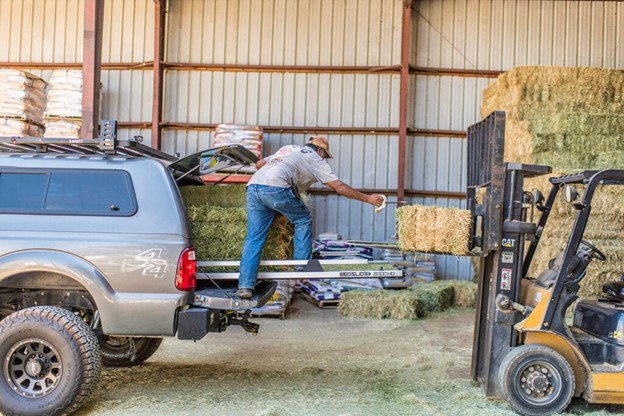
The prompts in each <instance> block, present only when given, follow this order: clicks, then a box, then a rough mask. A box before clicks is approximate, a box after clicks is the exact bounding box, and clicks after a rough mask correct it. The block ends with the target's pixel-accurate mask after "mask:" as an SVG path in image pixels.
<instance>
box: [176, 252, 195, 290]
mask: <svg viewBox="0 0 624 416" xmlns="http://www.w3.org/2000/svg"><path fill="white" fill-rule="evenodd" d="M196 270H197V264H196V263H195V249H194V248H192V247H189V248H187V249H186V250H184V251H183V252H182V255H181V256H180V261H178V272H177V274H176V288H177V289H178V290H193V289H195V271H196Z"/></svg>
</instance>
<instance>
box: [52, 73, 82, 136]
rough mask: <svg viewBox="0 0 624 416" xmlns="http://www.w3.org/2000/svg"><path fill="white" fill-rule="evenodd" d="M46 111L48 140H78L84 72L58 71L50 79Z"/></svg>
mask: <svg viewBox="0 0 624 416" xmlns="http://www.w3.org/2000/svg"><path fill="white" fill-rule="evenodd" d="M49 83H50V88H49V89H48V104H47V106H46V109H45V118H44V125H45V134H44V137H47V138H78V137H80V128H81V126H82V70H79V69H56V70H54V71H52V76H51V77H50V79H49Z"/></svg>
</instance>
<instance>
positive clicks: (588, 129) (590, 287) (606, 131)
mask: <svg viewBox="0 0 624 416" xmlns="http://www.w3.org/2000/svg"><path fill="white" fill-rule="evenodd" d="M494 110H503V111H505V112H506V113H507V123H506V128H505V160H506V161H509V162H521V163H536V164H544V165H549V166H552V168H553V172H556V173H554V174H553V175H555V176H557V175H560V174H565V173H572V172H575V171H581V170H600V169H606V168H620V169H621V168H624V71H618V70H609V69H598V68H558V67H520V68H516V69H513V70H511V71H509V72H507V73H505V74H502V75H501V76H500V77H499V78H498V80H497V81H496V82H494V83H493V84H491V85H490V86H488V88H486V90H485V91H484V93H483V103H482V107H481V116H482V117H486V116H487V115H488V114H490V113H491V112H492V111H494ZM532 188H537V189H540V190H542V192H544V193H545V194H547V193H548V192H549V191H550V184H549V182H548V180H547V178H543V177H542V178H536V179H531V180H528V181H527V182H526V184H525V189H526V190H530V189H532ZM578 189H579V191H581V192H582V187H578ZM623 197H624V188H622V187H617V186H605V187H599V189H598V190H597V191H596V194H595V197H594V202H593V205H592V214H591V218H590V221H589V223H588V227H587V230H586V232H585V235H584V238H585V239H587V240H589V241H591V242H592V243H593V244H594V245H595V246H596V247H598V248H599V249H601V250H602V251H603V252H604V253H605V254H606V255H607V261H606V262H599V261H594V262H593V263H592V264H591V265H590V267H589V269H588V272H587V277H586V278H585V280H584V282H583V283H582V285H581V292H580V295H581V296H582V297H595V296H599V295H600V293H601V288H602V284H603V283H604V282H606V281H610V280H614V279H617V278H619V275H620V274H621V273H622V272H623V271H624V262H623V261H622V260H623V259H624V229H622V228H621V227H617V226H613V224H614V223H615V224H617V223H618V222H620V221H621V220H622V219H624V204H623V203H622V201H624V198H623ZM575 214H576V212H575V211H574V209H573V208H572V207H571V206H570V205H568V204H565V203H563V202H562V201H557V203H556V205H555V207H554V210H553V212H552V213H551V214H550V217H549V223H548V225H547V226H546V229H545V232H544V235H543V237H542V240H541V242H540V248H539V249H538V252H537V253H536V258H535V260H534V262H533V265H532V268H531V275H533V276H535V275H536V274H537V273H539V272H540V271H541V270H543V269H545V268H546V267H547V265H548V260H549V259H550V258H552V257H554V256H556V254H557V253H558V252H559V251H561V250H562V249H563V248H564V247H565V244H566V242H567V239H568V237H569V233H570V231H571V229H572V224H573V221H574V217H575Z"/></svg>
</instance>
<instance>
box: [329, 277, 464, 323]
mask: <svg viewBox="0 0 624 416" xmlns="http://www.w3.org/2000/svg"><path fill="white" fill-rule="evenodd" d="M457 282H458V281H454V280H436V281H433V282H431V283H418V284H415V285H414V286H412V287H411V288H409V289H406V290H385V289H381V290H367V291H362V290H352V291H349V292H346V293H343V294H342V295H341V298H340V306H339V308H338V311H339V312H340V313H341V314H342V315H345V316H350V317H352V318H368V319H418V318H422V317H423V316H424V315H425V314H426V313H431V312H441V311H444V310H446V309H448V308H450V307H451V306H453V304H454V302H455V287H456V286H460V285H458V283H457ZM475 292H476V290H475Z"/></svg>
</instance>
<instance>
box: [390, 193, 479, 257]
mask: <svg viewBox="0 0 624 416" xmlns="http://www.w3.org/2000/svg"><path fill="white" fill-rule="evenodd" d="M396 218H397V234H398V236H399V248H400V249H401V250H402V251H406V252H425V253H429V252H436V253H447V254H455V255H465V254H467V253H468V240H469V235H470V221H471V215H470V211H467V210H463V209H459V208H443V207H436V206H424V205H409V206H405V207H401V208H399V209H397V213H396Z"/></svg>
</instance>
